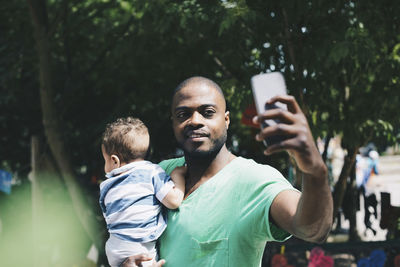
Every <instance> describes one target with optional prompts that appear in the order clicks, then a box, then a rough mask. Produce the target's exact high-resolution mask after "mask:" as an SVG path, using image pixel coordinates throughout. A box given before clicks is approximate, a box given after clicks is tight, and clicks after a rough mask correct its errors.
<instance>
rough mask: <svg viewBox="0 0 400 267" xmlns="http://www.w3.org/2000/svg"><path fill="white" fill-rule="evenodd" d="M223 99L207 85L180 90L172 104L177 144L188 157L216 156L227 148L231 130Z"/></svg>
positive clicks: (215, 90) (200, 84) (193, 85)
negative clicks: (222, 149)
mask: <svg viewBox="0 0 400 267" xmlns="http://www.w3.org/2000/svg"><path fill="white" fill-rule="evenodd" d="M225 109H226V104H225V100H224V98H223V96H222V95H221V94H220V93H219V92H218V91H217V89H215V88H214V87H211V86H210V85H207V84H206V83H192V84H188V85H187V86H186V87H184V88H182V89H181V90H179V91H178V92H177V93H176V94H175V96H174V98H173V103H172V121H173V128H174V133H175V137H176V140H177V141H178V143H179V145H180V146H181V148H182V149H183V151H184V152H185V155H188V156H191V157H197V158H208V157H210V156H215V155H216V154H217V153H218V152H219V150H220V149H221V148H222V147H223V146H224V144H225V142H226V137H227V129H228V126H229V112H226V111H225Z"/></svg>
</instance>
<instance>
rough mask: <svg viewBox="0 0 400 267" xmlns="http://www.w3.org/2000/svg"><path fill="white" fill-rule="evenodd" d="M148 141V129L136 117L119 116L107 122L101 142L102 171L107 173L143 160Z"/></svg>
mask: <svg viewBox="0 0 400 267" xmlns="http://www.w3.org/2000/svg"><path fill="white" fill-rule="evenodd" d="M149 143H150V137H149V131H148V130H147V127H146V125H144V123H143V122H142V121H141V120H139V119H137V118H132V117H127V118H119V119H117V120H116V121H115V122H113V123H109V124H107V126H106V130H105V131H104V134H103V138H102V142H101V151H102V153H103V157H104V162H105V163H104V171H105V172H106V173H108V172H110V171H112V170H113V169H116V168H119V167H121V166H123V165H125V164H128V163H130V162H133V161H138V160H143V159H144V158H145V157H146V154H147V151H148V149H149Z"/></svg>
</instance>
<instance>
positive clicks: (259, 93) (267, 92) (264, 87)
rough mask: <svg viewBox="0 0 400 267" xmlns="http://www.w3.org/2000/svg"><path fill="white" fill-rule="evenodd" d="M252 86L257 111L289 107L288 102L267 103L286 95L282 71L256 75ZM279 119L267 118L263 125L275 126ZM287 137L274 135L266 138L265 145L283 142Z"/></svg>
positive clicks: (252, 79)
mask: <svg viewBox="0 0 400 267" xmlns="http://www.w3.org/2000/svg"><path fill="white" fill-rule="evenodd" d="M251 86H252V90H253V96H254V101H255V104H256V109H257V113H258V114H260V113H263V112H264V111H265V110H268V109H274V108H282V109H285V110H286V109H287V107H286V104H283V103H279V102H277V103H275V104H272V105H270V104H267V103H266V102H267V101H268V100H269V99H271V98H272V97H274V96H276V95H285V94H287V92H286V84H285V79H284V77H283V75H282V73H280V72H270V73H263V74H259V75H255V76H253V77H252V78H251ZM279 122H280V121H279V120H266V121H264V122H263V123H262V124H261V127H262V128H264V127H268V126H273V125H275V124H277V123H279ZM285 139H286V138H285V137H283V136H272V137H268V138H267V139H266V140H264V141H265V142H264V144H265V145H271V144H274V143H277V142H281V141H283V140H285Z"/></svg>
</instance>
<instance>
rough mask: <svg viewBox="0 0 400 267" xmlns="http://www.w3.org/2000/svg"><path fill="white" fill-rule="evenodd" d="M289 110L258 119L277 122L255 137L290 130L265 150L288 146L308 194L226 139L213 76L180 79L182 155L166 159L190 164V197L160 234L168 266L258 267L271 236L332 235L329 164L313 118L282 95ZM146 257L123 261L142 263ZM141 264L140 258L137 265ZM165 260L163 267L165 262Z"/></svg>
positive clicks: (177, 115)
mask: <svg viewBox="0 0 400 267" xmlns="http://www.w3.org/2000/svg"><path fill="white" fill-rule="evenodd" d="M278 101H279V102H282V103H284V104H286V105H287V107H288V110H287V111H285V110H281V109H274V110H268V111H265V112H264V113H263V114H259V115H258V116H257V117H255V118H254V121H255V122H258V123H260V122H262V121H264V120H266V119H279V120H280V121H282V122H283V123H280V124H278V125H276V126H271V127H267V128H265V129H263V130H262V131H261V132H260V133H259V134H258V135H257V136H256V139H257V140H258V141H262V140H263V139H265V138H266V137H268V136H274V135H284V136H287V137H288V139H286V140H285V141H282V142H281V143H278V144H275V145H271V146H269V147H268V148H267V149H266V150H265V154H272V153H275V152H278V151H282V150H287V151H288V152H289V153H291V154H292V155H293V156H294V158H295V160H296V162H297V164H298V166H299V168H300V169H301V170H302V172H303V173H304V176H303V187H302V193H300V192H298V191H297V190H295V189H294V188H292V187H291V185H290V184H289V183H288V182H287V181H286V180H285V179H284V178H283V176H282V175H281V174H280V173H279V172H278V171H277V170H275V169H273V168H272V167H270V166H265V165H261V164H257V163H255V162H254V161H252V160H248V159H244V158H241V157H236V156H235V155H233V154H232V153H231V152H229V150H228V149H227V147H226V145H225V142H226V139H227V130H228V127H229V123H230V119H229V111H226V103H225V98H224V96H223V93H222V90H221V89H220V88H219V86H218V85H217V84H215V83H214V82H213V81H211V80H209V79H206V78H203V77H193V78H189V79H187V80H185V81H184V82H182V83H181V84H180V85H179V86H178V87H177V89H176V90H175V94H174V97H173V101H172V109H171V111H172V122H173V129H174V134H175V137H176V139H177V141H178V143H179V145H180V146H181V148H182V149H183V151H184V158H178V159H171V160H167V161H163V162H161V163H160V165H161V166H162V167H163V168H164V169H165V171H166V172H167V173H170V172H171V171H172V170H173V169H174V168H175V167H177V166H182V165H184V164H185V163H186V165H187V174H186V178H185V179H186V188H185V200H184V201H183V202H182V205H181V206H180V208H179V209H178V210H176V211H169V214H168V227H167V230H166V232H165V233H164V234H163V235H162V237H161V239H160V256H161V258H162V259H165V260H166V265H165V266H172V267H180V266H255V267H258V266H260V265H261V258H262V254H263V251H264V248H265V244H266V242H267V241H272V240H279V241H281V240H285V239H287V238H288V237H289V236H290V234H292V235H295V236H297V237H299V238H302V239H304V240H307V241H311V242H322V241H324V240H325V239H326V237H327V235H328V233H329V231H330V228H331V223H332V198H331V192H330V189H329V186H328V179H327V169H326V167H325V164H324V162H323V160H322V158H321V156H320V154H319V152H318V150H317V148H316V146H315V143H314V140H313V138H312V135H311V132H310V129H309V127H308V124H307V120H306V118H305V116H304V115H303V113H302V111H301V109H300V107H299V106H298V104H297V102H296V101H295V99H294V98H293V97H291V96H277V97H275V98H273V99H271V100H270V103H269V104H273V103H275V102H278ZM145 259H146V257H145V256H143V255H136V256H132V257H130V258H129V259H127V260H126V261H125V263H124V265H123V266H136V265H139V263H140V261H141V260H145ZM135 261H136V262H135ZM163 264H164V260H162V261H159V262H158V263H157V266H162V265H163Z"/></svg>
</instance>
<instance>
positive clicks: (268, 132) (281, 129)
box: [256, 123, 297, 141]
mask: <svg viewBox="0 0 400 267" xmlns="http://www.w3.org/2000/svg"><path fill="white" fill-rule="evenodd" d="M296 134H297V129H296V127H295V126H292V125H288V124H281V123H279V124H276V125H273V126H268V127H265V128H264V129H262V130H261V131H260V133H259V134H257V135H256V140H258V141H262V140H264V139H265V138H267V137H271V136H275V135H282V136H288V137H291V136H295V135H296Z"/></svg>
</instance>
